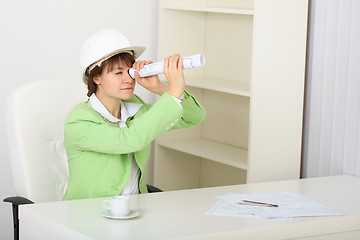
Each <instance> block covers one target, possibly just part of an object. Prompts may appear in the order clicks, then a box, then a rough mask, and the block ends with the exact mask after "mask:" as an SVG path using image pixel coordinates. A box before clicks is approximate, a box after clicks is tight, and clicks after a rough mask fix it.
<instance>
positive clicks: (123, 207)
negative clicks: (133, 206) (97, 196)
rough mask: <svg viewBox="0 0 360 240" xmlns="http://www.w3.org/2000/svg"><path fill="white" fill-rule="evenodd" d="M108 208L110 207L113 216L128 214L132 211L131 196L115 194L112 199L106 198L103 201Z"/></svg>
mask: <svg viewBox="0 0 360 240" xmlns="http://www.w3.org/2000/svg"><path fill="white" fill-rule="evenodd" d="M103 205H104V207H105V208H106V209H109V210H110V212H111V214H112V215H113V216H119V217H123V216H127V215H129V213H130V197H129V196H114V197H111V199H110V200H104V203H103Z"/></svg>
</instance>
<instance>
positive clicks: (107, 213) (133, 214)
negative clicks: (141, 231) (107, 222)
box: [102, 210, 140, 219]
mask: <svg viewBox="0 0 360 240" xmlns="http://www.w3.org/2000/svg"><path fill="white" fill-rule="evenodd" d="M139 215H140V213H139V212H137V211H130V213H129V215H127V216H114V215H112V213H111V211H110V210H105V211H103V212H102V216H103V217H106V218H111V219H129V218H135V217H137V216H139Z"/></svg>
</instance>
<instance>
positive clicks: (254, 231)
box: [19, 176, 360, 240]
mask: <svg viewBox="0 0 360 240" xmlns="http://www.w3.org/2000/svg"><path fill="white" fill-rule="evenodd" d="M272 191H289V192H290V191H292V192H299V193H301V194H303V195H306V196H308V197H310V198H311V199H313V200H316V201H318V202H320V203H322V204H324V205H326V206H328V207H330V208H332V209H334V210H336V211H338V212H340V213H343V214H344V216H335V217H304V218H294V219H293V220H291V221H285V220H262V219H254V218H249V219H245V218H232V217H216V216H208V215H205V212H206V211H208V210H209V209H210V208H211V207H212V206H213V205H214V204H215V203H216V202H217V201H218V199H216V198H214V196H215V195H222V194H225V193H227V192H239V193H249V192H252V193H255V192H272ZM104 199H105V198H98V199H87V200H75V201H64V202H52V203H39V204H33V205H23V206H21V207H20V216H19V218H20V239H37V240H38V239H169V238H177V239H300V238H301V239H327V240H328V239H360V206H359V203H360V178H355V177H350V176H337V177H325V178H313V179H303V180H292V181H281V182H268V183H258V184H247V185H237V186H226V187H217V188H206V189H193V190H184V191H173V192H164V193H154V194H143V195H136V196H132V197H131V208H132V209H134V210H137V211H139V212H140V213H141V215H140V216H139V217H137V218H134V219H131V220H111V219H106V218H104V217H102V216H101V213H102V211H103V210H104V208H103V205H102V202H103V200H104Z"/></svg>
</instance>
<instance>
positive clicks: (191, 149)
mask: <svg viewBox="0 0 360 240" xmlns="http://www.w3.org/2000/svg"><path fill="white" fill-rule="evenodd" d="M157 144H158V145H159V146H162V147H166V148H170V149H173V150H176V151H180V152H184V153H187V154H191V155H195V156H198V157H202V158H206V159H209V160H212V161H215V162H218V163H222V164H225V165H229V166H232V167H236V168H240V169H244V170H247V155H248V151H247V150H246V149H242V148H237V147H232V146H229V145H226V144H222V143H217V142H214V141H209V140H205V139H181V140H168V139H158V140H157Z"/></svg>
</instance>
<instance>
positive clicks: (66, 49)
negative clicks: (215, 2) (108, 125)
mask: <svg viewBox="0 0 360 240" xmlns="http://www.w3.org/2000/svg"><path fill="white" fill-rule="evenodd" d="M157 8H158V1H157V0H132V1H129V0H103V1H93V0H75V1H74V0H61V1H59V0H32V1H28V0H16V1H6V2H5V1H3V0H1V8H0V35H1V37H0V69H1V79H0V81H1V91H0V99H1V101H0V199H1V204H0V238H1V239H11V238H12V234H13V228H12V214H11V205H10V204H8V203H2V199H4V198H6V197H8V196H12V195H14V194H15V190H14V186H13V180H12V176H11V169H10V163H9V153H8V146H7V141H6V126H5V125H4V124H5V116H4V114H5V112H4V109H5V106H6V104H7V102H6V98H7V94H8V92H10V91H12V90H13V89H14V88H15V87H17V86H19V85H21V84H23V83H26V82H30V81H36V80H44V79H58V78H59V79H60V78H66V77H72V78H74V77H78V78H79V81H81V78H80V72H81V71H80V65H79V61H78V55H79V49H80V46H81V44H82V42H83V41H84V40H85V39H86V38H87V37H88V36H89V35H90V34H92V33H94V32H95V31H97V30H99V29H101V28H103V27H112V28H116V29H118V30H120V31H122V32H123V33H124V34H125V35H127V36H128V38H129V39H130V41H131V42H132V43H133V44H138V45H144V46H146V47H147V50H146V52H145V53H144V55H143V56H142V57H141V58H142V59H151V60H155V59H156V53H157V15H158V10H157ZM137 93H138V94H140V95H141V96H142V97H144V98H145V100H147V101H153V100H154V98H153V96H152V95H150V94H148V93H147V92H146V91H145V90H137ZM64 97H66V96H64ZM29 117H31V116H29Z"/></svg>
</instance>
